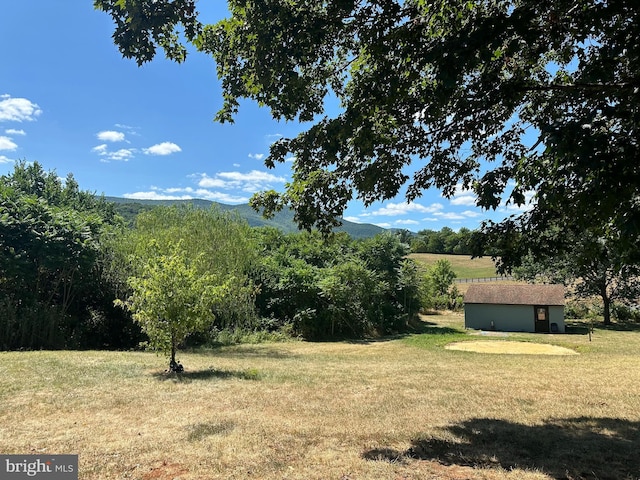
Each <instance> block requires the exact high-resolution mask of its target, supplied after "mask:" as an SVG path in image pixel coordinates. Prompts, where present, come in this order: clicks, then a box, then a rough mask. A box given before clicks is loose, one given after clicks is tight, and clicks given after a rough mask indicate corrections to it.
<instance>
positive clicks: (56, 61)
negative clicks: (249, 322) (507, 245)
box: [0, 0, 517, 231]
mask: <svg viewBox="0 0 640 480" xmlns="http://www.w3.org/2000/svg"><path fill="white" fill-rule="evenodd" d="M92 3H93V2H92V1H91V0H64V1H51V0H20V1H6V2H2V4H1V6H0V51H1V55H0V58H1V60H0V174H4V173H8V172H10V171H11V170H12V169H13V162H14V161H16V160H23V159H24V160H27V161H36V160H37V161H38V162H40V163H41V164H42V165H43V166H44V168H45V169H46V170H55V171H56V172H57V173H58V174H59V175H60V176H61V177H64V176H66V174H67V173H69V172H71V173H73V175H74V176H75V178H76V180H77V181H78V182H79V184H80V187H81V188H82V189H84V190H90V191H95V192H96V193H98V194H101V193H104V194H105V195H108V196H118V197H129V198H150V199H165V198H176V199H178V198H203V199H208V200H213V201H217V202H221V203H226V204H237V203H246V202H248V200H249V198H250V197H251V195H252V194H253V193H255V192H257V191H260V190H264V189H271V188H273V189H275V190H278V191H282V190H283V189H284V186H285V183H286V182H287V181H288V180H289V179H290V177H291V172H290V167H291V163H289V162H286V163H285V164H283V165H279V166H277V168H275V169H273V170H269V169H267V168H266V167H265V166H264V163H263V159H264V158H265V156H266V155H267V154H268V151H269V145H270V144H271V143H272V142H273V141H275V140H277V139H278V138H281V137H282V136H285V137H287V136H294V135H296V134H297V133H298V132H299V131H301V129H302V128H303V126H302V125H299V124H297V123H295V122H276V121H275V120H273V119H272V118H271V116H270V113H269V110H268V109H264V108H262V109H261V108H259V107H258V106H257V105H255V104H254V103H252V102H248V101H247V102H244V103H243V104H242V105H241V108H240V113H239V114H238V115H237V117H236V121H235V123H234V124H224V125H222V124H217V123H215V122H213V117H214V115H215V113H216V112H217V111H218V110H219V108H220V107H221V104H222V98H221V90H220V84H219V81H218V80H217V78H216V72H215V64H214V62H213V60H212V59H211V58H210V57H207V56H205V55H203V54H199V53H197V52H193V53H192V54H191V55H190V56H189V57H188V58H187V61H186V63H184V64H181V65H179V64H175V63H173V62H170V61H168V60H166V59H164V57H163V55H162V54H159V55H158V57H157V58H156V59H155V60H154V61H153V62H151V63H149V64H146V65H144V66H142V67H138V66H137V65H136V63H135V62H134V61H132V60H126V59H123V58H122V57H121V55H120V53H119V52H118V50H117V48H116V47H115V46H114V44H113V43H112V40H111V34H112V32H113V27H112V23H111V19H110V17H109V16H108V15H107V14H105V13H103V12H99V11H96V10H94V9H93V6H92ZM198 9H199V11H200V12H201V20H202V21H204V22H207V23H209V22H214V21H216V20H218V19H221V18H223V17H224V16H226V14H227V11H226V3H225V2H223V1H222V0H201V1H200V2H199V4H198ZM516 212H517V211H516V210H514V209H512V208H511V207H506V206H503V207H501V208H499V209H498V210H497V211H495V212H484V211H482V210H480V209H478V208H477V207H475V206H474V197H473V195H472V194H471V193H470V192H463V191H458V192H457V194H456V195H455V196H454V197H453V198H452V199H446V198H444V197H442V196H441V194H440V192H439V191H437V190H429V191H426V192H425V193H424V195H423V197H422V198H420V199H419V200H418V201H416V202H414V203H411V204H407V203H406V201H405V200H404V198H402V197H399V198H397V199H394V200H391V201H387V202H384V203H376V204H374V205H372V206H371V207H369V208H367V209H365V208H364V207H363V206H362V204H361V203H359V202H352V204H350V206H349V208H348V210H347V211H346V212H345V218H346V219H348V220H351V221H355V222H360V223H374V224H377V225H380V226H383V227H385V228H388V227H395V228H407V229H409V230H412V231H418V230H421V229H434V230H439V229H441V228H442V227H445V226H448V227H451V228H453V229H454V230H457V229H459V228H460V227H467V228H472V229H473V228H476V227H478V225H479V224H480V222H481V221H482V220H483V219H486V218H491V219H494V220H500V219H501V218H504V217H505V216H507V215H510V214H512V213H516Z"/></svg>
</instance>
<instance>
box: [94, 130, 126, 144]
mask: <svg viewBox="0 0 640 480" xmlns="http://www.w3.org/2000/svg"><path fill="white" fill-rule="evenodd" d="M96 137H98V140H102V141H103V142H122V141H124V133H122V132H116V131H114V130H103V131H102V132H98V133H97V134H96Z"/></svg>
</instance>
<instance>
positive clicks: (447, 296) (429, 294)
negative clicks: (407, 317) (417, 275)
mask: <svg viewBox="0 0 640 480" xmlns="http://www.w3.org/2000/svg"><path fill="white" fill-rule="evenodd" d="M456 276H457V275H456V273H455V272H454V271H453V268H452V267H451V262H449V260H447V259H441V260H438V261H437V262H436V263H434V264H433V265H432V266H431V267H429V269H428V271H427V274H426V277H425V285H424V287H425V290H426V291H425V293H424V296H426V298H425V300H424V303H425V304H426V306H430V307H435V308H436V309H439V308H447V307H450V306H455V302H456V298H457V297H458V289H457V288H456V286H455V285H454V280H455V279H456Z"/></svg>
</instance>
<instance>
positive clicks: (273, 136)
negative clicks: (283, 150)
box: [265, 133, 283, 143]
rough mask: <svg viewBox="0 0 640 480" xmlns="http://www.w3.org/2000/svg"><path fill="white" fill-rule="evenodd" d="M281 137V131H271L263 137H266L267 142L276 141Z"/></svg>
mask: <svg viewBox="0 0 640 480" xmlns="http://www.w3.org/2000/svg"><path fill="white" fill-rule="evenodd" d="M282 137H283V135H282V134H281V133H272V134H269V135H265V138H266V139H267V141H268V142H269V143H273V142H277V141H278V140H280V139H281V138H282Z"/></svg>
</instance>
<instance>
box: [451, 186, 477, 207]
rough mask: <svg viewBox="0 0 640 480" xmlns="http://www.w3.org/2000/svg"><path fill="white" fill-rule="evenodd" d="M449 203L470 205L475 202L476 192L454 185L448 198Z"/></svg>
mask: <svg viewBox="0 0 640 480" xmlns="http://www.w3.org/2000/svg"><path fill="white" fill-rule="evenodd" d="M450 202H451V205H458V206H460V205H463V206H466V207H472V206H474V205H475V204H476V194H475V193H474V192H473V191H472V190H466V189H464V188H463V186H462V185H460V184H458V185H456V190H455V192H454V193H453V197H451V199H450Z"/></svg>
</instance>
